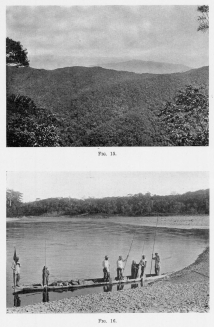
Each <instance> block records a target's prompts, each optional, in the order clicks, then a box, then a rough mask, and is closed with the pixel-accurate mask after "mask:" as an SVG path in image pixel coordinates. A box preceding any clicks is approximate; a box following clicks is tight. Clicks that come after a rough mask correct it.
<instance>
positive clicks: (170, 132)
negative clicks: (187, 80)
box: [159, 85, 209, 146]
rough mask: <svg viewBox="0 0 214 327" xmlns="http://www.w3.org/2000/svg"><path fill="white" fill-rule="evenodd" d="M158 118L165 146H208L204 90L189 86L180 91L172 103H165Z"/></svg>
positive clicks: (207, 107)
mask: <svg viewBox="0 0 214 327" xmlns="http://www.w3.org/2000/svg"><path fill="white" fill-rule="evenodd" d="M159 116H160V119H161V122H162V128H163V129H164V131H165V135H166V136H165V144H166V145H172V146H176V145H177V146H186V145H189V146H205V145H208V144H209V125H208V123H209V99H208V95H207V94H206V92H205V90H204V88H202V87H201V88H197V87H193V86H191V85H189V86H187V87H186V89H185V90H180V91H179V92H178V93H177V95H176V96H175V98H174V102H167V103H166V104H165V106H164V107H163V108H162V109H161V111H160V114H159Z"/></svg>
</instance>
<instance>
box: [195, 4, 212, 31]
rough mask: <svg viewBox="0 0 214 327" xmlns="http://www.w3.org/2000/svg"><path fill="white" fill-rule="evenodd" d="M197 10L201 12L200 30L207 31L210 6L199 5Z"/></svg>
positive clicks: (199, 19)
mask: <svg viewBox="0 0 214 327" xmlns="http://www.w3.org/2000/svg"><path fill="white" fill-rule="evenodd" d="M197 10H198V11H199V12H200V16H198V21H199V27H198V31H202V32H206V31H207V30H208V29H209V6H198V9H197Z"/></svg>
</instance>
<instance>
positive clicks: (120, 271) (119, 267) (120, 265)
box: [117, 255, 128, 279]
mask: <svg viewBox="0 0 214 327" xmlns="http://www.w3.org/2000/svg"><path fill="white" fill-rule="evenodd" d="M127 259H128V255H127V257H126V259H125V260H123V258H122V256H121V255H120V256H119V259H118V260H117V278H118V279H123V263H124V262H125V261H127Z"/></svg>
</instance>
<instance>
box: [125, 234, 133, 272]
mask: <svg viewBox="0 0 214 327" xmlns="http://www.w3.org/2000/svg"><path fill="white" fill-rule="evenodd" d="M134 236H135V233H134V235H133V239H132V243H131V246H130V248H129V252H128V255H127V260H128V256H129V253H130V251H131V248H132V244H133V241H134ZM127 260H126V263H125V266H124V271H125V268H126V264H127Z"/></svg>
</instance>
